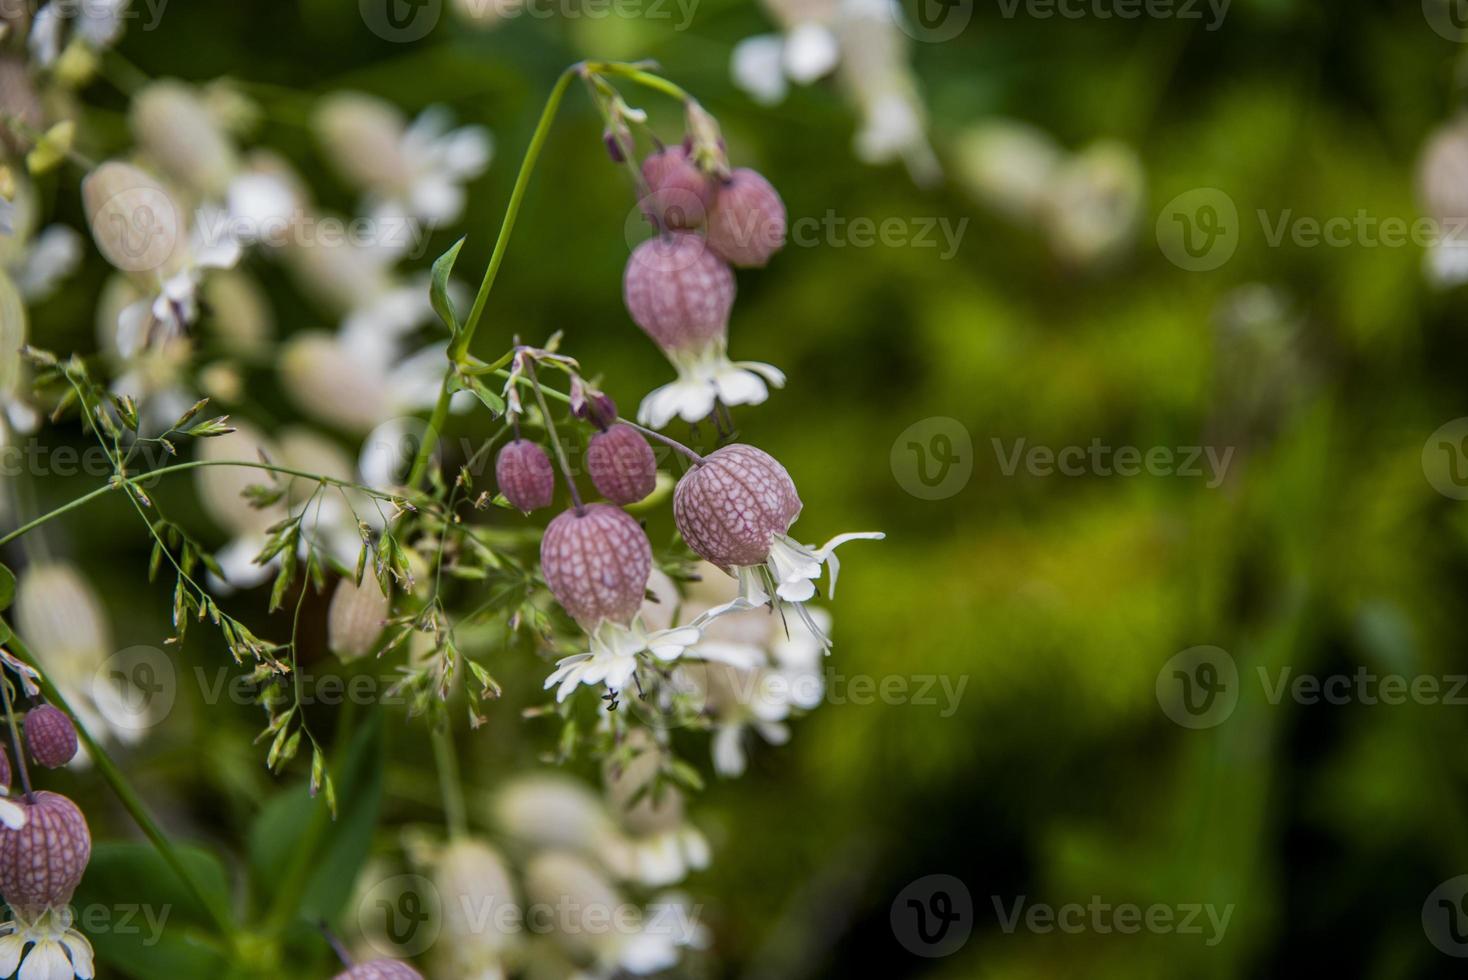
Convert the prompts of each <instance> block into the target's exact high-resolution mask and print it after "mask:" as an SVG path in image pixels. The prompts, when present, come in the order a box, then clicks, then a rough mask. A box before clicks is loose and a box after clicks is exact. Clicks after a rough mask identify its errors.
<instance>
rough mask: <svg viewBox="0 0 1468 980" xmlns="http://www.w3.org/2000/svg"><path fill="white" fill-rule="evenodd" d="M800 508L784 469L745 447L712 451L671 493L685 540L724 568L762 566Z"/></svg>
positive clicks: (798, 500) (756, 450)
mask: <svg viewBox="0 0 1468 980" xmlns="http://www.w3.org/2000/svg"><path fill="white" fill-rule="evenodd" d="M800 506H801V505H800V496H799V495H798V494H797V493H796V492H795V483H794V482H793V481H792V480H791V479H790V474H789V473H787V472H785V467H783V466H781V465H780V463H779V462H778V461H777V460H776V459H775V457H773V456H771V455H770V454H769V453H767V452H765V451H764V450H761V449H756V448H754V447H753V446H746V445H743V444H741V443H735V444H733V445H730V446H725V447H724V448H722V449H716V450H714V451H713V452H712V453H709V454H708V455H707V456H705V457H704V461H703V465H701V466H695V467H693V469H691V470H689V471H688V472H687V473H686V474H684V476H683V479H681V480H679V481H678V487H677V489H676V490H674V491H673V518H674V520H675V521H676V522H677V524H678V530H679V531H680V532H681V533H682V535H683V540H684V541H686V542H688V547H690V548H692V549H693V550H694V551H696V552H697V553H698V554H699V555H701V556H702V557H704V558H706V559H708V560H709V561H711V562H713V563H714V564H715V565H718V566H719V567H721V568H731V567H734V566H739V565H760V564H763V563H764V560H765V559H766V558H768V557H769V556H770V543H771V541H772V539H773V538H774V536H775V535H777V534H784V533H785V532H786V531H788V530H790V525H792V524H794V523H795V519H796V518H797V517H799V516H800Z"/></svg>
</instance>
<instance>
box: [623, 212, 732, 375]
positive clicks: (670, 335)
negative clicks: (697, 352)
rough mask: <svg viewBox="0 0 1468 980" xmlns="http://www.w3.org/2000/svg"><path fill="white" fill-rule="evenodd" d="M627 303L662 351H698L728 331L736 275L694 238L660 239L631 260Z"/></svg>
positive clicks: (626, 277)
mask: <svg viewBox="0 0 1468 980" xmlns="http://www.w3.org/2000/svg"><path fill="white" fill-rule="evenodd" d="M622 297H623V299H624V300H625V301H626V303H627V312H628V313H630V314H632V320H633V322H635V323H636V324H637V325H638V326H639V327H641V328H642V329H643V331H644V332H645V333H647V335H648V336H649V337H651V338H652V339H653V340H654V341H656V342H657V343H658V346H660V347H662V348H664V349H665V350H688V349H697V348H700V347H703V346H704V345H706V344H707V343H708V342H709V341H711V340H714V339H716V338H718V337H721V336H723V334H724V331H725V330H726V329H727V327H728V325H729V311H730V310H732V309H733V307H734V273H733V272H731V271H730V269H729V266H728V265H727V264H726V263H725V262H724V260H723V259H721V258H719V257H718V256H717V255H715V254H714V253H713V251H712V250H711V249H710V248H709V247H708V245H707V244H706V243H705V242H704V240H703V239H702V238H701V237H699V236H698V235H695V234H693V233H692V232H675V233H673V234H671V235H657V236H654V237H652V238H649V239H648V240H647V241H645V242H643V243H642V244H641V245H638V246H637V248H636V249H634V250H633V252H632V256H631V258H629V259H628V260H627V271H626V273H625V274H624V275H623V277H622Z"/></svg>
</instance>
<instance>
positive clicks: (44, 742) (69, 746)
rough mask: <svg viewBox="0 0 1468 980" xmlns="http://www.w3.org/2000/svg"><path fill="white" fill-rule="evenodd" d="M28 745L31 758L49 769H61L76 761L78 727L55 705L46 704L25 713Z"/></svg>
mask: <svg viewBox="0 0 1468 980" xmlns="http://www.w3.org/2000/svg"><path fill="white" fill-rule="evenodd" d="M25 741H26V746H27V747H28V748H29V749H30V750H31V758H33V759H35V760H36V761H37V762H39V763H40V764H41V765H43V766H45V767H46V768H47V769H60V768H61V767H62V766H64V765H66V764H67V763H68V762H70V761H71V760H72V759H74V758H76V750H77V739H76V725H74V724H72V721H71V719H70V718H68V717H67V715H66V712H64V711H62V710H61V709H60V708H58V707H56V706H55V705H50V704H43V705H41V706H40V707H37V708H32V709H31V710H30V711H27V712H26V716H25Z"/></svg>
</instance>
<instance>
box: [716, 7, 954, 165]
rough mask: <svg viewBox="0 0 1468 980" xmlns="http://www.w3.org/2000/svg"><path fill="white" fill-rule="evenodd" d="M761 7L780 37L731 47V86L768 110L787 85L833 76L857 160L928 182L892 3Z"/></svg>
mask: <svg viewBox="0 0 1468 980" xmlns="http://www.w3.org/2000/svg"><path fill="white" fill-rule="evenodd" d="M765 6H766V7H767V8H768V9H769V11H770V13H771V14H772V16H774V18H775V19H776V20H777V21H778V22H779V23H780V25H781V26H782V28H783V33H781V34H760V35H756V36H754V37H750V38H746V39H745V40H743V41H741V42H740V43H739V44H737V45H735V47H734V53H733V59H732V62H731V65H730V70H731V72H732V74H733V78H734V82H735V84H736V85H738V86H739V87H740V88H742V89H744V90H745V91H746V92H748V93H749V94H750V95H751V96H752V97H753V98H754V99H755V100H756V101H759V102H762V103H764V104H766V105H772V104H774V103H777V102H779V101H781V100H782V99H784V98H785V95H786V93H787V91H788V89H789V84H788V83H789V82H795V83H796V84H798V85H809V84H810V83H812V82H814V81H816V80H818V79H820V78H824V77H825V76H827V75H829V74H831V72H833V71H836V72H838V74H839V77H840V80H841V84H842V87H843V88H844V89H845V90H846V92H847V94H848V96H849V97H850V98H851V100H852V102H853V103H854V104H855V105H856V108H857V109H858V111H859V112H860V113H861V117H862V124H861V128H860V130H859V131H858V132H857V135H856V140H855V149H856V153H857V155H858V156H859V157H860V158H861V159H862V160H865V161H867V162H869V163H875V164H881V163H888V162H890V161H893V160H899V159H900V160H902V161H904V162H905V163H906V164H907V168H908V170H909V172H910V173H911V174H912V176H913V179H914V180H917V181H919V182H920V183H928V182H931V181H932V180H934V179H935V178H936V177H937V176H938V161H937V158H936V157H935V156H934V155H933V151H932V149H931V147H929V145H928V140H927V134H926V127H927V120H926V113H925V110H924V109H923V105H922V100H921V99H920V98H919V96H918V91H917V82H916V80H915V79H914V77H913V75H912V70H911V67H910V66H909V64H908V52H907V37H906V35H905V34H904V33H903V32H902V30H901V28H900V27H899V20H900V18H901V17H902V12H901V10H900V9H899V8H898V7H897V5H896V4H895V3H894V2H893V0H766V3H765Z"/></svg>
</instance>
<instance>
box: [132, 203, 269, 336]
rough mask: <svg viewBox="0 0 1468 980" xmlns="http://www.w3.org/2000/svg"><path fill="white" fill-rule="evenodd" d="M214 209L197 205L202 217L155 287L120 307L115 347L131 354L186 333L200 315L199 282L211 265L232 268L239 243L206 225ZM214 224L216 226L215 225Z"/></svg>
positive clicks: (215, 267)
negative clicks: (174, 261)
mask: <svg viewBox="0 0 1468 980" xmlns="http://www.w3.org/2000/svg"><path fill="white" fill-rule="evenodd" d="M221 213H222V212H219V211H218V210H217V209H212V208H204V209H200V216H201V218H203V220H202V221H200V222H197V223H195V224H194V225H193V227H192V228H191V229H190V238H189V242H188V246H187V249H186V250H185V251H184V253H183V254H182V255H181V256H179V260H178V262H177V264H176V265H174V266H173V267H172V268H170V269H169V270H168V271H167V274H166V275H165V276H160V282H159V284H158V287H157V291H156V292H154V293H153V294H152V295H150V296H145V297H144V298H143V299H142V300H140V301H138V302H137V303H134V304H133V305H132V306H129V307H128V308H127V309H125V310H123V311H122V313H121V315H120V317H119V319H118V333H117V341H118V349H119V350H120V351H121V352H122V353H123V356H131V355H132V354H134V353H136V352H137V351H139V350H141V349H142V348H143V347H146V346H150V345H152V344H155V343H159V342H160V341H162V340H167V339H169V338H173V337H182V336H186V335H187V334H188V333H189V331H190V330H191V329H192V328H193V325H194V323H195V321H197V320H198V318H199V298H198V292H199V285H200V283H201V282H202V281H203V278H204V274H205V272H206V271H208V270H210V269H232V268H234V266H235V264H236V263H238V262H239V260H240V254H241V249H240V243H239V242H238V241H236V240H234V239H233V238H229V237H224V238H215V237H214V236H213V235H211V234H210V233H209V232H208V231H207V230H206V229H207V228H208V227H209V224H208V219H209V216H210V215H217V214H221ZM215 227H219V226H218V225H216V226H215Z"/></svg>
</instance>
